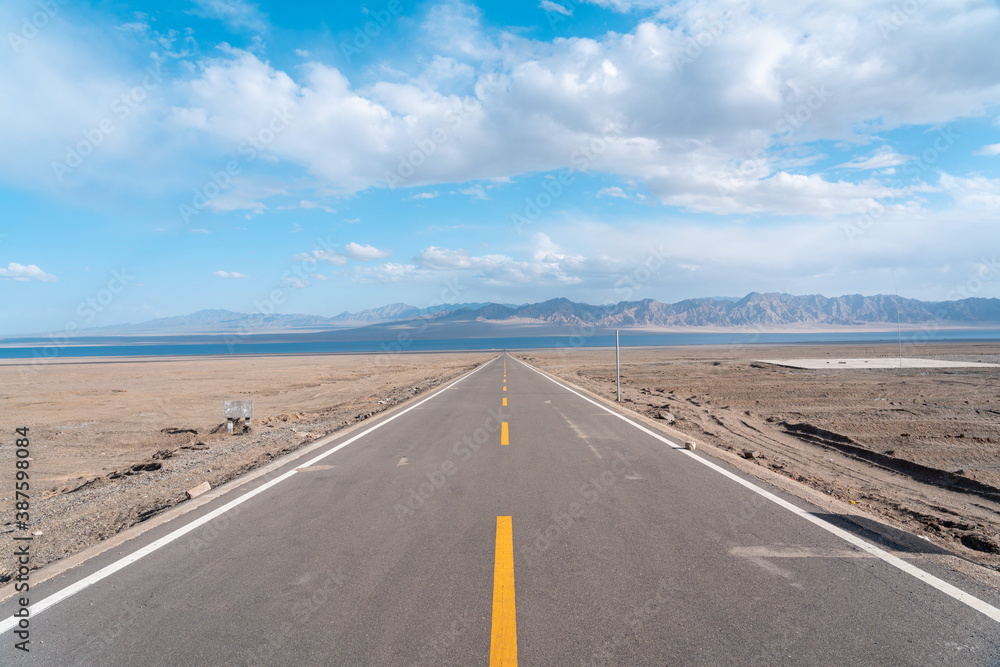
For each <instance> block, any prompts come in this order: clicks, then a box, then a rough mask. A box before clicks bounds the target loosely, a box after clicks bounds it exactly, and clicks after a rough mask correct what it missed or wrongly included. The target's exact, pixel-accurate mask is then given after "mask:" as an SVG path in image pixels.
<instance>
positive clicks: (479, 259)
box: [414, 234, 588, 285]
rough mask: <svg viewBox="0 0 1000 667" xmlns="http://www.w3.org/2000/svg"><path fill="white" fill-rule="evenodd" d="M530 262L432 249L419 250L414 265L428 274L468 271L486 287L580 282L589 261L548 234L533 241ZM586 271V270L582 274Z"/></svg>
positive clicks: (506, 256) (446, 249) (463, 251)
mask: <svg viewBox="0 0 1000 667" xmlns="http://www.w3.org/2000/svg"><path fill="white" fill-rule="evenodd" d="M529 252H530V257H531V258H530V260H529V259H516V258H514V257H511V256H509V255H504V254H487V255H474V254H472V253H470V252H468V251H467V250H464V249H462V248H458V249H450V248H441V247H438V246H430V247H428V248H425V249H424V250H422V251H420V252H419V253H418V254H417V256H416V257H414V262H415V264H416V266H417V267H419V268H422V269H425V270H428V271H468V272H472V273H473V275H475V276H476V277H477V278H478V279H479V280H481V281H482V282H483V284H485V285H518V284H529V283H538V284H561V285H572V284H576V283H579V282H581V280H582V278H581V276H580V275H578V273H580V272H586V269H587V268H588V267H587V266H586V264H587V262H586V260H585V259H584V258H583V257H581V256H579V255H573V254H569V253H565V252H563V251H562V249H561V248H560V247H559V246H558V245H556V244H555V243H553V242H552V241H551V239H550V238H549V237H548V236H546V235H545V234H536V235H535V236H534V237H533V238H532V242H531V248H530V250H529ZM581 270H583V271H581Z"/></svg>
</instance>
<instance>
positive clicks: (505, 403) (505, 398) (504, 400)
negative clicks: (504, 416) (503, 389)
mask: <svg viewBox="0 0 1000 667" xmlns="http://www.w3.org/2000/svg"><path fill="white" fill-rule="evenodd" d="M503 406H504V407H505V408H506V407H507V397H506V396H504V397H503Z"/></svg>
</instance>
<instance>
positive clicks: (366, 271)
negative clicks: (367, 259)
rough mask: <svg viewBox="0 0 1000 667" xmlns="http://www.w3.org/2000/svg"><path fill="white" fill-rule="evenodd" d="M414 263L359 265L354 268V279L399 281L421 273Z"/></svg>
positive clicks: (386, 281)
mask: <svg viewBox="0 0 1000 667" xmlns="http://www.w3.org/2000/svg"><path fill="white" fill-rule="evenodd" d="M419 273H420V271H419V269H418V268H417V267H416V266H414V265H412V264H396V263H392V262H389V263H385V264H379V265H378V266H358V267H355V268H354V280H355V281H356V282H359V283H397V282H399V281H401V280H403V279H408V278H411V277H413V276H414V275H417V274H419Z"/></svg>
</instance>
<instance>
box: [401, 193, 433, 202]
mask: <svg viewBox="0 0 1000 667" xmlns="http://www.w3.org/2000/svg"><path fill="white" fill-rule="evenodd" d="M437 196H438V193H437V191H435V192H418V193H417V194H415V195H412V196H410V197H407V198H406V201H412V200H415V199H434V198H435V197H437Z"/></svg>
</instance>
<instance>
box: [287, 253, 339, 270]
mask: <svg viewBox="0 0 1000 667" xmlns="http://www.w3.org/2000/svg"><path fill="white" fill-rule="evenodd" d="M312 256H313V257H314V258H316V259H318V260H320V261H323V262H327V263H328V264H333V265H334V266H343V265H344V264H347V257H345V256H344V255H342V254H340V253H339V252H337V251H336V250H313V251H312ZM293 259H295V260H297V261H298V260H303V259H309V255H296V256H295V257H293Z"/></svg>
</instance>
